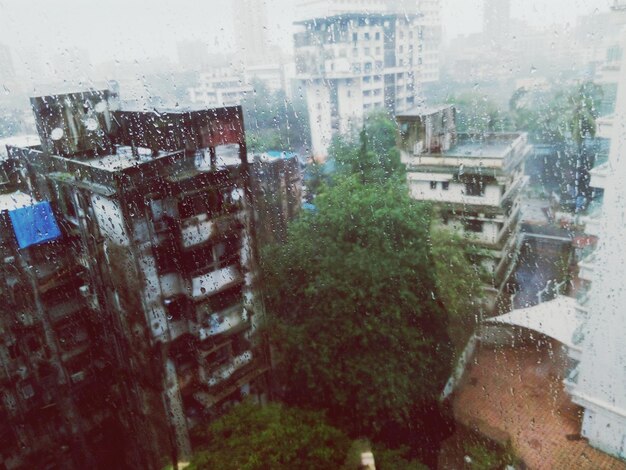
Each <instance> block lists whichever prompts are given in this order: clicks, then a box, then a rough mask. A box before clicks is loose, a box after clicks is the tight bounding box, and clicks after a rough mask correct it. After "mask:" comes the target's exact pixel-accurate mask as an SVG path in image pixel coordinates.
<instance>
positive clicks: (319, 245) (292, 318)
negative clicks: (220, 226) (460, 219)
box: [263, 177, 450, 435]
mask: <svg viewBox="0 0 626 470" xmlns="http://www.w3.org/2000/svg"><path fill="white" fill-rule="evenodd" d="M316 207H317V211H316V212H315V213H312V214H305V215H304V216H303V217H301V218H299V219H297V220H296V221H295V222H293V223H292V225H291V226H290V228H289V235H288V241H287V243H286V244H285V245H282V246H280V247H269V248H268V249H266V250H264V252H263V268H264V283H265V284H264V285H265V287H266V300H267V306H268V311H269V312H271V313H272V314H273V315H272V318H273V319H274V324H272V328H271V329H272V331H273V332H274V340H275V343H276V345H277V346H278V347H279V349H280V350H281V352H282V354H283V357H285V358H287V360H285V361H283V362H282V373H283V376H284V380H285V385H286V389H287V397H286V398H287V400H288V402H290V403H292V404H296V405H301V406H305V407H312V408H316V409H325V410H328V411H329V416H331V417H332V418H333V419H334V420H335V422H337V423H338V424H340V425H341V426H342V428H344V429H347V430H350V431H351V432H353V433H355V434H361V433H365V434H367V435H372V433H373V434H374V435H375V434H376V433H377V432H379V431H381V430H383V429H384V428H386V427H388V426H394V425H397V426H403V427H404V429H408V428H410V426H411V423H413V422H414V418H413V417H412V413H414V412H415V411H416V410H417V409H419V407H420V406H421V404H423V403H425V402H429V401H434V400H436V397H437V396H438V394H439V392H440V391H441V389H442V386H443V384H444V382H445V380H446V379H447V377H448V374H449V372H450V348H449V341H448V336H447V332H446V324H447V318H446V312H445V311H444V309H443V307H442V304H441V303H440V302H438V301H437V300H436V299H437V298H438V295H437V286H436V280H435V279H434V276H433V274H434V264H433V260H432V254H431V251H430V243H429V239H430V233H429V227H430V225H431V210H430V207H429V206H428V205H425V204H422V203H418V202H416V201H413V200H412V199H410V197H409V195H408V191H407V190H406V186H405V185H403V184H401V183H400V182H398V181H393V180H392V181H390V182H387V183H385V184H368V185H364V184H362V183H361V182H360V181H359V180H358V178H356V177H350V178H339V179H338V180H337V181H336V184H335V185H334V186H333V187H332V188H326V189H325V190H324V191H323V192H322V193H321V194H320V195H319V196H318V197H317V199H316Z"/></svg>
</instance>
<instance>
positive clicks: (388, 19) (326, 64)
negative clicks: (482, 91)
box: [294, 0, 441, 158]
mask: <svg viewBox="0 0 626 470" xmlns="http://www.w3.org/2000/svg"><path fill="white" fill-rule="evenodd" d="M425 5H426V6H428V9H427V11H428V14H427V15H425V14H422V13H421V12H420V11H419V9H417V8H416V6H415V3H414V2H405V1H396V2H383V1H373V0H361V1H335V2H328V1H324V0H318V1H310V0H309V1H302V2H301V3H300V4H299V15H298V16H299V18H301V19H300V20H299V21H297V22H296V24H297V26H298V27H299V31H298V32H297V33H296V34H295V37H294V41H295V55H296V74H297V77H296V78H297V79H298V80H299V82H300V83H301V84H302V85H301V86H302V88H303V90H304V94H305V96H306V100H307V104H308V111H309V121H310V126H311V143H312V148H313V154H314V156H316V157H321V158H323V157H325V156H326V153H327V149H328V145H329V144H330V140H331V138H332V136H333V134H335V133H337V132H340V133H345V132H347V131H348V130H349V129H350V128H351V126H352V125H358V124H359V123H361V122H362V120H363V117H364V115H366V114H367V113H368V112H370V111H371V110H374V109H387V110H389V111H390V112H392V113H395V112H402V111H405V110H408V109H410V108H412V107H414V106H415V105H416V104H417V103H418V101H419V96H420V84H421V83H423V82H424V81H425V77H424V75H423V72H424V70H428V74H427V77H428V78H427V80H429V81H432V80H436V79H438V72H437V73H435V72H433V70H434V69H436V70H438V54H437V53H436V52H437V51H438V42H439V40H440V32H441V31H440V26H438V25H437V22H438V21H439V20H440V18H439V9H438V8H439V7H438V2H435V1H433V2H425ZM425 58H426V63H425Z"/></svg>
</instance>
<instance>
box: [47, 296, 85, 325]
mask: <svg viewBox="0 0 626 470" xmlns="http://www.w3.org/2000/svg"><path fill="white" fill-rule="evenodd" d="M84 307H85V300H84V299H83V298H82V297H76V298H74V299H68V300H66V301H64V302H61V303H58V304H56V305H53V306H52V307H49V308H48V309H47V310H48V316H49V317H50V320H51V321H53V322H58V321H61V320H63V319H64V318H67V317H69V316H70V315H72V314H74V313H76V312H78V311H79V310H81V309H82V308H84Z"/></svg>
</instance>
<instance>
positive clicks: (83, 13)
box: [0, 0, 612, 69]
mask: <svg viewBox="0 0 626 470" xmlns="http://www.w3.org/2000/svg"><path fill="white" fill-rule="evenodd" d="M611 4H612V2H611V0H591V1H586V0H585V1H583V0H577V1H574V2H566V1H563V0H558V1H553V2H550V4H545V3H542V2H532V3H531V4H528V3H527V2H521V1H519V0H513V1H512V2H511V15H512V17H513V18H518V19H523V20H525V21H527V22H528V23H530V24H531V25H534V26H536V27H548V26H549V25H551V24H552V23H560V24H568V23H570V24H571V23H573V22H574V21H575V20H576V18H577V17H579V16H580V15H584V14H589V13H593V12H602V11H607V10H608V8H609V7H610V5H611ZM69 5H70V6H69V7H65V8H63V9H60V8H59V7H55V6H54V5H49V6H47V7H42V6H41V5H37V6H36V8H34V6H35V5H34V4H33V2H32V1H19V2H18V1H15V0H5V1H3V2H1V3H0V11H1V12H2V14H3V19H4V23H5V24H4V27H3V28H0V44H4V45H6V46H8V47H9V48H10V49H11V52H12V55H13V60H14V62H15V63H16V67H17V68H19V69H23V68H25V67H28V62H29V61H28V57H31V56H32V55H33V53H34V52H35V51H37V53H38V55H44V56H45V55H47V54H53V53H56V54H62V53H63V52H64V51H65V50H73V49H83V50H86V51H87V52H88V54H89V56H90V58H91V60H92V61H93V62H94V63H96V64H98V63H103V62H107V61H112V60H113V61H116V60H117V61H120V62H125V61H129V62H132V61H133V60H139V61H141V60H145V59H148V58H157V57H165V58H167V59H169V60H171V61H176V59H177V48H176V45H177V43H178V42H180V41H185V40H199V41H202V42H204V43H206V44H207V46H208V51H209V52H210V53H216V52H223V53H227V54H228V53H231V52H233V51H234V49H235V44H236V41H235V39H234V28H233V20H232V15H233V12H232V4H231V2H228V1H226V0H215V1H212V2H210V4H207V5H200V6H199V5H197V4H194V3H192V2H189V0H183V1H182V5H178V4H177V6H176V7H174V6H173V5H171V4H168V3H165V2H153V3H152V4H151V8H150V12H149V15H150V17H149V18H147V17H146V18H144V19H143V21H142V20H141V18H143V17H144V16H146V15H145V7H144V6H143V5H141V4H139V3H138V2H135V1H130V2H122V1H121V0H113V1H112V2H110V3H109V7H108V8H107V9H106V10H103V11H100V12H97V11H94V10H93V8H92V7H91V6H89V5H87V4H83V3H82V2H79V1H77V0H72V1H70V2H69ZM265 6H266V9H267V18H268V24H267V26H266V28H267V34H268V37H269V38H270V42H271V43H273V44H276V45H278V46H279V47H281V48H283V49H284V50H286V51H287V52H290V51H291V49H292V44H293V40H292V35H293V24H292V23H293V19H294V18H295V8H296V5H295V3H294V2H291V1H287V0H275V1H272V2H266V5H265ZM181 7H182V8H181ZM442 9H443V14H442V18H444V19H445V20H444V22H443V29H444V39H446V40H447V39H450V38H452V37H455V36H458V35H463V34H470V33H473V32H479V31H481V30H482V17H483V16H482V15H483V1H482V0H472V1H471V2H467V1H461V0H443V1H442ZM61 10H62V11H61ZM122 12H123V13H124V14H121V13H122ZM207 18H211V21H207V20H206V19H207ZM28 23H30V24H31V25H32V28H25V27H24V26H23V25H24V24H28ZM70 24H71V25H73V26H74V27H68V25H70ZM34 32H35V34H33V33H34Z"/></svg>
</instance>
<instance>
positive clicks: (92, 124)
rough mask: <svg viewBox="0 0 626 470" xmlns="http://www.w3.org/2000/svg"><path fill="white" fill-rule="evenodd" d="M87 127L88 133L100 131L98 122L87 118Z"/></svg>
mask: <svg viewBox="0 0 626 470" xmlns="http://www.w3.org/2000/svg"><path fill="white" fill-rule="evenodd" d="M85 127H86V128H87V130H88V131H92V132H93V131H95V130H96V129H98V121H96V120H95V119H94V118H87V119H85Z"/></svg>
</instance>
